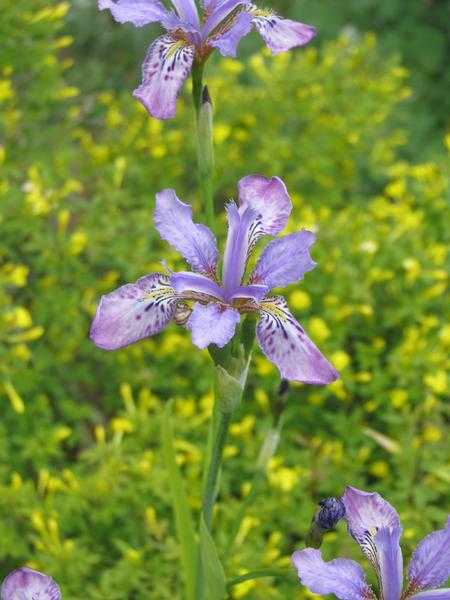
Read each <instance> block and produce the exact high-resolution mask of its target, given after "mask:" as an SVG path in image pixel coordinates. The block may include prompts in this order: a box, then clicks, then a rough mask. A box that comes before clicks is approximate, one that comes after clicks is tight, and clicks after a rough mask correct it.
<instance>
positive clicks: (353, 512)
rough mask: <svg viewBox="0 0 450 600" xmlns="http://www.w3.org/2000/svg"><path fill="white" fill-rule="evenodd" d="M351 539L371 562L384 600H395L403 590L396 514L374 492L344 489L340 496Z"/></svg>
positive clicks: (399, 532) (392, 508) (399, 529)
mask: <svg viewBox="0 0 450 600" xmlns="http://www.w3.org/2000/svg"><path fill="white" fill-rule="evenodd" d="M342 501H343V502H344V506H345V515H346V516H345V518H346V520H347V525H348V530H349V533H350V534H351V536H352V537H353V538H354V539H355V540H356V541H357V542H358V544H359V545H360V547H361V550H362V551H363V552H364V554H365V555H366V556H367V558H368V559H369V560H370V562H371V563H372V565H373V567H374V569H375V571H376V573H377V576H378V579H379V582H380V587H381V589H382V592H383V599H384V600H398V599H399V598H400V596H401V591H402V583H403V582H402V580H403V575H402V571H403V557H402V551H401V549H400V543H399V541H400V536H401V533H402V528H401V525H400V519H399V516H398V514H397V511H396V510H395V509H394V507H393V506H391V505H390V504H389V502H387V501H386V500H384V499H383V498H382V497H381V496H380V495H379V494H377V493H376V492H364V491H362V490H358V489H356V488H353V487H350V486H349V487H347V488H346V490H345V493H344V495H343V497H342Z"/></svg>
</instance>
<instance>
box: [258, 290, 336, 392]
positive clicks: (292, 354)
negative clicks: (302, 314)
mask: <svg viewBox="0 0 450 600" xmlns="http://www.w3.org/2000/svg"><path fill="white" fill-rule="evenodd" d="M259 307H260V320H259V322H258V325H257V328H256V336H257V340H258V343H259V346H260V348H261V350H262V351H263V352H264V354H265V355H266V356H267V358H268V359H269V360H270V361H272V362H273V363H275V364H276V366H277V367H278V369H279V370H280V373H281V377H282V378H283V379H288V380H291V381H301V382H303V383H309V384H311V385H326V384H328V383H331V382H332V381H335V380H336V379H337V378H338V377H339V374H338V373H337V371H336V369H335V368H334V367H333V366H332V365H331V364H330V363H329V362H328V361H327V359H326V358H325V357H324V356H323V355H322V353H321V352H320V351H319V349H318V348H317V347H316V346H315V345H314V344H313V342H312V341H311V340H310V339H309V337H308V336H307V335H306V333H305V331H304V329H303V328H302V327H301V325H299V323H297V321H296V320H295V319H294V317H293V316H292V314H291V313H290V312H289V309H288V307H287V304H286V301H285V300H284V298H282V297H281V296H277V297H274V298H267V299H266V300H263V301H262V302H260V304H259Z"/></svg>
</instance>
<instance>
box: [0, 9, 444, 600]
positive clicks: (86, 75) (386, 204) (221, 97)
mask: <svg viewBox="0 0 450 600" xmlns="http://www.w3.org/2000/svg"><path fill="white" fill-rule="evenodd" d="M93 4H94V3H93V2H92V3H91V2H82V1H81V0H79V2H73V3H72V4H71V5H69V3H67V2H59V3H57V2H48V1H44V0H15V1H14V2H12V1H10V0H7V2H6V5H5V7H4V8H2V20H1V22H0V38H1V39H2V51H1V54H0V115H1V121H0V123H1V129H0V166H1V170H0V230H1V235H0V405H1V417H2V418H1V421H0V532H1V535H0V576H3V575H4V574H6V573H7V572H9V570H11V569H12V568H14V567H16V566H17V565H20V564H24V563H27V564H30V565H32V566H35V567H36V568H39V569H42V570H44V571H47V572H50V573H52V574H53V576H54V577H55V578H56V579H57V580H58V582H60V584H61V586H62V588H63V592H64V597H65V598H70V599H71V600H72V599H74V600H76V599H80V600H81V599H82V598H83V599H86V598H88V599H89V600H91V599H92V600H96V599H98V600H100V599H104V598H108V599H109V600H114V599H119V598H120V599H122V600H123V599H124V598H130V599H131V598H133V599H136V600H140V599H144V598H145V599H148V598H154V599H155V600H159V599H161V600H163V599H164V598H173V597H181V596H180V594H181V592H180V587H179V586H180V577H179V566H178V558H179V551H178V547H177V543H176V540H175V534H174V529H173V523H172V521H173V519H172V515H171V509H170V499H169V490H168V481H167V474H166V472H165V468H164V465H163V461H162V457H161V449H160V430H161V418H162V409H163V406H164V404H165V403H166V402H167V401H168V400H169V399H170V398H173V399H174V403H175V404H174V406H175V414H176V419H175V423H174V426H175V431H176V436H177V453H178V455H177V456H178V461H179V464H180V465H181V466H182V471H183V475H184V476H185V477H186V480H187V488H188V490H189V495H190V502H191V503H192V507H193V508H194V509H195V510H197V509H198V508H199V502H200V500H199V497H200V483H199V482H200V474H201V469H202V460H203V452H204V447H205V436H206V431H207V421H208V417H209V414H210V410H211V403H212V397H211V392H210V388H211V380H210V371H209V361H208V356H207V354H206V353H202V352H198V351H195V352H193V349H192V345H191V342H190V339H189V335H188V334H187V333H186V332H185V331H183V330H182V329H180V328H176V326H172V327H170V328H169V329H168V330H167V331H166V332H165V333H163V334H162V335H160V336H158V337H157V338H154V339H151V340H148V341H145V342H143V343H140V344H138V345H135V346H133V347H131V348H129V349H126V350H123V351H120V352H117V353H112V354H108V353H103V352H101V351H100V350H98V349H96V348H95V347H93V345H92V344H91V343H90V342H89V341H88V339H87V332H88V329H89V323H90V320H91V318H92V316H93V314H94V311H95V307H96V303H97V302H98V299H99V296H100V295H101V294H102V293H106V292H108V291H110V290H111V289H112V288H113V287H115V286H117V285H118V284H121V283H123V282H126V281H132V280H134V279H136V278H137V277H139V276H141V275H143V274H145V273H148V272H150V271H152V270H155V269H160V268H161V267H160V261H161V260H163V259H165V260H167V261H168V263H169V265H170V266H171V267H175V266H180V265H181V263H180V261H179V258H178V257H177V256H176V255H174V254H172V253H171V250H170V249H169V248H168V247H167V246H166V245H165V244H163V243H161V242H160V241H159V239H158V237H157V235H156V234H155V231H154V229H153V227H152V209H153V205H154V204H153V203H154V200H153V198H154V193H155V192H156V191H158V190H160V189H161V188H163V187H166V186H170V187H174V188H175V189H176V190H177V192H178V194H179V196H180V197H181V198H183V199H184V200H185V201H189V202H191V203H192V204H193V205H194V209H195V208H197V209H198V208H199V205H198V197H197V187H196V180H195V152H194V150H195V149H194V142H193V119H192V116H193V115H192V110H191V107H190V104H189V96H188V92H187V91H185V93H184V96H183V98H182V100H181V101H180V103H179V108H178V115H177V118H176V119H175V120H174V121H171V122H169V123H164V124H162V123H160V122H157V121H154V120H152V119H150V118H149V117H148V116H147V114H146V113H144V111H143V110H142V108H141V107H140V105H139V104H137V103H136V102H135V101H134V100H133V99H132V98H131V96H130V90H131V89H132V88H133V86H134V85H135V83H136V80H137V78H138V71H139V63H140V60H141V58H142V56H143V53H144V51H145V46H146V44H147V43H148V41H149V39H150V38H151V37H152V35H153V33H152V31H149V30H148V29H144V30H139V31H137V30H135V29H133V28H132V27H128V26H122V27H120V26H118V25H116V24H114V23H112V21H111V19H110V18H109V16H108V15H106V14H99V13H97V11H96V9H95V6H93ZM275 4H276V5H277V7H279V8H280V11H281V10H283V11H284V14H291V16H297V17H301V18H302V19H303V20H305V21H308V22H312V23H314V24H315V25H316V26H317V27H318V28H319V30H320V31H321V32H323V34H322V35H321V36H320V37H319V39H318V41H317V42H316V43H314V44H312V45H311V46H310V47H309V48H307V49H305V50H300V51H298V52H292V53H289V54H285V55H281V56H279V57H277V58H273V57H271V56H269V55H268V54H267V53H266V52H265V51H261V46H260V44H259V41H258V40H257V38H256V36H251V37H250V38H249V39H248V40H246V41H245V43H244V44H243V46H242V50H243V52H242V54H241V58H240V59H239V60H238V61H233V60H224V59H220V58H217V57H216V58H214V59H213V60H212V62H211V64H210V65H209V75H208V83H209V85H210V88H211V93H212V96H213V98H214V101H215V106H216V132H215V135H216V146H217V165H218V186H217V208H218V209H219V210H220V207H221V206H222V205H223V202H224V201H225V200H226V199H228V198H229V197H231V196H233V194H234V193H235V186H236V183H237V181H238V179H239V178H240V177H242V176H243V175H246V174H248V173H250V172H253V171H258V172H261V173H264V174H266V175H272V174H277V175H279V176H281V177H283V178H284V179H285V181H286V182H287V185H288V188H289V190H290V191H291V193H292V196H293V200H294V204H295V209H294V215H293V218H292V219H291V224H290V227H291V229H292V230H293V229H296V228H298V227H300V226H301V227H309V228H314V229H316V230H317V232H318V241H317V243H316V246H315V248H314V258H315V260H316V261H317V262H318V267H317V268H316V269H315V270H314V271H313V272H311V273H310V274H308V275H307V276H306V278H305V280H304V281H303V282H302V284H301V286H294V287H292V288H291V289H289V290H288V294H287V295H288V297H289V300H290V304H291V307H292V308H293V309H294V311H295V313H296V314H297V316H298V318H299V320H300V321H301V322H302V323H303V324H304V325H305V327H306V328H307V330H308V331H309V333H310V334H311V337H313V339H314V340H315V341H316V342H317V343H318V344H319V345H320V347H321V348H322V350H323V351H324V353H325V354H326V355H327V356H329V357H330V358H331V359H332V360H333V361H334V363H335V364H336V366H337V368H338V369H339V370H340V371H341V374H342V379H341V380H340V381H338V382H337V383H336V384H333V385H332V386H329V387H327V388H324V389H317V388H313V387H306V386H299V385H298V386H292V388H291V390H290V393H289V397H288V400H287V406H286V419H285V426H284V431H283V436H282V441H281V445H280V448H279V451H278V453H277V455H276V457H275V458H274V459H273V460H272V462H271V463H270V465H269V468H268V471H267V478H266V481H265V482H264V483H265V485H266V486H267V487H262V490H263V491H262V492H261V493H260V494H259V495H257V497H256V499H255V501H254V503H253V504H252V506H251V509H250V512H249V514H248V515H247V516H246V517H245V518H244V520H243V521H242V523H241V526H240V529H239V533H238V536H237V540H236V544H235V545H234V547H232V548H230V547H229V538H228V536H229V532H230V530H231V529H232V527H233V524H234V519H235V517H236V513H237V510H238V507H239V505H240V503H241V501H242V498H243V497H245V495H246V493H248V484H249V482H250V481H251V479H252V476H253V471H252V469H253V465H254V464H255V461H256V458H257V455H258V451H259V447H260V445H261V443H262V440H263V439H264V435H265V432H266V431H267V430H268V428H269V427H270V424H271V419H272V416H271V400H272V399H273V396H274V391H275V390H276V387H277V383H278V380H277V373H276V371H275V369H274V368H273V367H272V366H271V365H270V364H269V363H268V362H267V361H266V360H265V359H264V358H263V357H262V356H261V355H260V354H258V353H257V354H256V357H255V360H254V364H253V368H252V372H251V375H250V384H249V388H248V390H247V394H246V398H245V402H244V403H243V405H242V407H241V408H240V409H239V411H238V414H237V415H236V420H235V423H234V424H233V426H232V430H231V437H230V441H229V445H228V447H227V449H226V457H227V459H226V469H225V472H224V477H223V483H222V494H221V497H220V504H219V508H218V511H217V514H216V527H217V538H218V546H219V551H220V552H221V555H222V556H223V555H226V556H227V559H226V560H225V569H226V572H227V574H228V575H236V574H238V573H242V572H245V571H246V570H251V569H256V568H259V567H261V566H275V567H287V566H288V565H289V556H290V554H291V553H292V551H293V550H294V549H295V548H297V547H299V546H300V545H301V544H302V539H303V536H304V534H305V532H306V531H307V529H308V527H309V522H310V519H311V516H312V514H313V511H314V505H315V503H316V502H317V501H318V500H319V499H320V498H322V497H323V496H326V495H332V494H333V495H338V494H340V493H341V492H342V490H343V487H344V486H345V485H346V484H348V483H351V484H354V485H356V486H359V487H362V488H364V489H376V490H378V491H380V492H381V493H383V494H384V495H385V496H386V497H387V498H388V499H389V500H390V501H391V502H392V503H393V504H394V505H395V506H396V507H397V508H398V510H399V512H400V515H401V517H402V520H403V524H404V527H405V532H404V545H405V552H406V554H409V553H410V551H411V549H412V548H413V546H414V544H415V543H416V542H417V541H418V540H419V539H420V538H421V537H422V536H423V535H425V534H426V533H427V532H428V531H430V530H431V529H432V528H437V527H440V526H442V524H443V522H444V517H445V514H446V509H447V508H448V500H449V496H448V485H449V479H450V478H449V461H448V458H449V446H448V441H447V439H446V438H447V434H448V416H449V414H448V403H447V402H448V390H449V387H448V375H447V369H448V350H449V347H450V325H448V323H446V317H448V314H445V313H446V306H447V304H446V302H445V294H446V290H447V277H448V275H447V273H448V271H447V266H448V226H446V218H447V220H448V183H449V182H448V171H447V167H448V158H449V157H448V153H449V148H450V137H449V135H448V134H447V136H446V129H445V127H446V125H448V123H446V119H447V118H448V106H447V108H446V105H445V102H447V103H448V94H446V93H445V86H446V82H445V77H447V78H448V70H447V74H446V75H445V73H444V70H443V66H444V64H445V60H446V59H445V56H446V54H445V52H446V43H447V44H448V41H447V40H446V37H445V23H446V19H445V15H446V11H447V9H448V6H447V5H446V3H439V2H430V3H422V2H419V1H417V2H411V3H409V4H408V6H409V7H410V10H409V12H408V15H406V16H405V15H404V14H403V13H404V11H403V10H402V9H401V6H402V3H401V2H400V1H398V2H369V0H367V1H365V2H361V1H356V0H355V1H354V2H346V3H345V6H341V4H343V3H334V2H333V3H331V2H328V1H325V0H324V1H319V2H318V1H316V2H312V1H309V0H306V1H305V2H302V3H300V2H298V3H295V4H294V5H291V3H288V2H281V1H280V2H277V3H275V2H274V7H275ZM342 28H344V30H343V29H342ZM372 30H378V31H377V35H375V34H374V33H370V31H372ZM411 40H412V42H411ZM222 237H223V236H222ZM222 242H223V239H222ZM324 552H325V554H326V555H327V556H328V557H332V556H337V555H338V554H345V555H349V556H354V557H358V550H357V548H355V546H354V544H353V543H352V542H351V541H350V540H349V539H348V537H347V536H346V535H345V533H344V531H343V530H341V529H339V531H338V532H336V533H332V534H329V535H328V536H327V538H326V541H325V543H324ZM307 595H308V594H307V592H306V591H305V590H302V589H301V588H300V586H298V584H297V583H296V582H295V578H292V579H289V578H287V579H286V580H285V581H277V582H275V581H271V580H267V579H266V580H260V581H258V582H252V583H246V584H242V585H241V586H238V587H236V588H235V590H234V593H233V597H235V598H250V599H255V600H258V599H263V598H264V600H267V599H268V598H274V599H277V598H286V597H290V598H295V597H299V598H304V597H305V596H307Z"/></svg>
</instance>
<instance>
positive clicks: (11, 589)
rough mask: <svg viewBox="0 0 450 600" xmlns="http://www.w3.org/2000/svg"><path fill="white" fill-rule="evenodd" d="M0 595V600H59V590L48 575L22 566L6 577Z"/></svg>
mask: <svg viewBox="0 0 450 600" xmlns="http://www.w3.org/2000/svg"><path fill="white" fill-rule="evenodd" d="M0 596H1V600H34V599H36V598H39V600H61V591H60V589H59V587H58V585H57V584H56V583H55V581H53V579H52V578H51V577H49V576H48V575H44V574H43V573H39V571H35V570H33V569H29V568H27V567H22V568H20V569H16V570H15V571H12V573H10V574H9V575H8V576H7V577H6V579H5V580H4V582H3V584H2V587H1V590H0Z"/></svg>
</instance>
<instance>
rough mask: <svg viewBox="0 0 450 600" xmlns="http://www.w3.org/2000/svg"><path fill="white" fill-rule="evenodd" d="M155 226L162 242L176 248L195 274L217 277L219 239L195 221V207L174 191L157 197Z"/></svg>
mask: <svg viewBox="0 0 450 600" xmlns="http://www.w3.org/2000/svg"><path fill="white" fill-rule="evenodd" d="M155 225H156V229H157V230H158V232H159V235H160V236H161V237H162V239H163V240H166V242H169V244H170V245H171V246H173V247H174V248H176V249H177V250H178V252H180V254H182V255H183V256H184V258H185V259H186V261H187V262H188V263H189V265H190V266H191V268H192V269H193V270H194V271H197V272H198V273H203V274H205V275H208V276H210V277H212V276H214V273H215V270H216V264H217V256H218V252H217V242H216V238H215V236H214V234H213V233H212V231H211V230H210V229H208V227H206V225H202V224H199V223H194V222H193V220H192V208H191V207H190V206H189V204H185V203H184V202H181V200H180V199H179V198H178V197H177V195H176V193H175V190H171V189H166V190H162V191H161V192H159V193H158V194H156V209H155Z"/></svg>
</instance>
